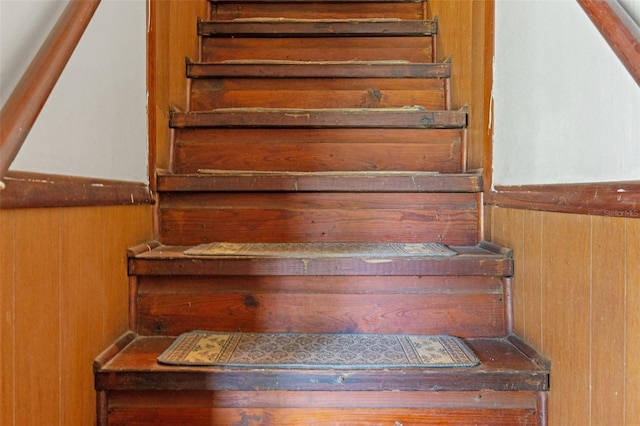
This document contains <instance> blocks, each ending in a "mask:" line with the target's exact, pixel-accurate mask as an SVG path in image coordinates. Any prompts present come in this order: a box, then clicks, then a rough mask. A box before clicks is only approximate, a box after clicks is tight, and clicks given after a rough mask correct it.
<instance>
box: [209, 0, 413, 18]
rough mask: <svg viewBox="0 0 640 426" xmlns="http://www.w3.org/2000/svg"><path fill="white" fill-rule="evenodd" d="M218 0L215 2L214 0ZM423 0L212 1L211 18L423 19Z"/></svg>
mask: <svg viewBox="0 0 640 426" xmlns="http://www.w3.org/2000/svg"><path fill="white" fill-rule="evenodd" d="M216 3H217V2H216ZM423 7H424V6H423V3H422V2H398V3H388V4H386V5H384V4H380V3H376V4H371V3H363V2H355V3H349V2H330V3H326V2H318V3H312V2H309V3H307V2H305V4H304V6H303V7H300V6H299V5H296V6H292V5H291V4H287V3H280V4H277V3H276V4H268V3H258V2H246V3H243V2H237V3H236V2H233V3H217V4H213V6H212V9H211V19H215V20H220V21H228V20H233V19H240V18H256V17H264V18H287V19H372V18H395V19H406V20H415V19H423V18H424V13H423V10H424V9H423Z"/></svg>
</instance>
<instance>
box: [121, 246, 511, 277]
mask: <svg viewBox="0 0 640 426" xmlns="http://www.w3.org/2000/svg"><path fill="white" fill-rule="evenodd" d="M187 248H188V247H187V246H160V247H157V248H155V249H153V250H150V251H147V252H144V253H140V254H138V255H137V256H135V257H132V258H130V259H129V273H130V274H137V275H165V274H166V275H172V276H173V275H182V276H184V275H216V276H247V275H262V276H270V275H271V276H282V275H288V276H313V275H324V276H340V275H345V276H349V275H354V276H357V275H364V276H376V275H377V276H390V275H407V276H414V275H415V276H423V275H424V276H429V275H430V276H468V275H477V276H492V275H493V276H501V277H502V276H510V275H512V274H513V259H512V258H509V257H505V256H503V255H500V254H496V253H492V252H490V251H487V250H485V249H483V248H481V247H460V246H453V247H451V248H452V249H454V250H455V251H456V252H457V253H458V254H457V255H456V256H446V257H439V256H428V257H420V258H389V259H385V261H381V259H378V261H370V260H368V259H366V258H357V257H356V258H352V259H338V258H324V259H323V258H315V259H306V258H290V259H286V258H254V257H215V256H213V257H206V256H203V257H198V258H193V257H190V256H186V255H185V254H184V251H185V250H186V249H187Z"/></svg>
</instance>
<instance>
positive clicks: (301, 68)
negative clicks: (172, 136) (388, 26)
mask: <svg viewBox="0 0 640 426" xmlns="http://www.w3.org/2000/svg"><path fill="white" fill-rule="evenodd" d="M186 67H187V71H186V73H187V77H189V78H192V79H200V78H212V77H228V76H235V77H247V78H250V77H263V78H292V77H293V78H313V77H316V78H319V77H325V78H328V77H333V78H409V79H424V78H442V79H445V78H449V77H451V61H449V60H447V61H446V62H442V63H424V62H423V63H416V62H407V61H357V62H353V61H315V62H313V61H278V60H256V61H248V60H247V61H242V60H240V61H226V62H198V63H193V62H191V61H189V60H187V64H186ZM414 83H415V82H414ZM416 85H418V86H419V83H416Z"/></svg>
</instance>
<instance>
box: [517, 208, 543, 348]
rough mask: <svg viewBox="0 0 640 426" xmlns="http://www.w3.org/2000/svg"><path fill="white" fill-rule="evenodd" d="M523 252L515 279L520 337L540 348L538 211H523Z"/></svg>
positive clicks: (541, 242)
mask: <svg viewBox="0 0 640 426" xmlns="http://www.w3.org/2000/svg"><path fill="white" fill-rule="evenodd" d="M523 214H524V218H523V225H524V229H523V231H524V232H523V235H522V238H524V244H523V253H522V269H521V271H520V273H519V274H518V278H517V279H518V280H521V281H522V284H521V285H520V291H522V292H523V295H522V299H523V300H524V302H523V306H522V309H523V311H524V312H523V315H522V321H523V323H522V326H521V327H519V330H522V331H521V333H522V337H523V338H524V339H526V341H527V342H529V343H530V344H532V345H534V346H535V347H537V348H540V350H544V347H543V342H542V325H543V317H542V300H543V297H544V296H543V292H542V267H541V264H542V255H543V252H544V249H543V241H542V212H523Z"/></svg>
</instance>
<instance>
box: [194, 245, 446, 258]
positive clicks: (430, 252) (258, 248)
mask: <svg viewBox="0 0 640 426" xmlns="http://www.w3.org/2000/svg"><path fill="white" fill-rule="evenodd" d="M184 254H186V255H187V256H266V257H305V258H308V257H362V258H371V257H374V258H381V257H415V256H455V255H456V254H457V253H456V252H455V251H454V250H451V249H450V248H449V247H447V246H445V245H444V244H440V243H225V242H218V243H208V244H200V245H198V246H195V247H191V248H189V249H187V250H185V251H184Z"/></svg>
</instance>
